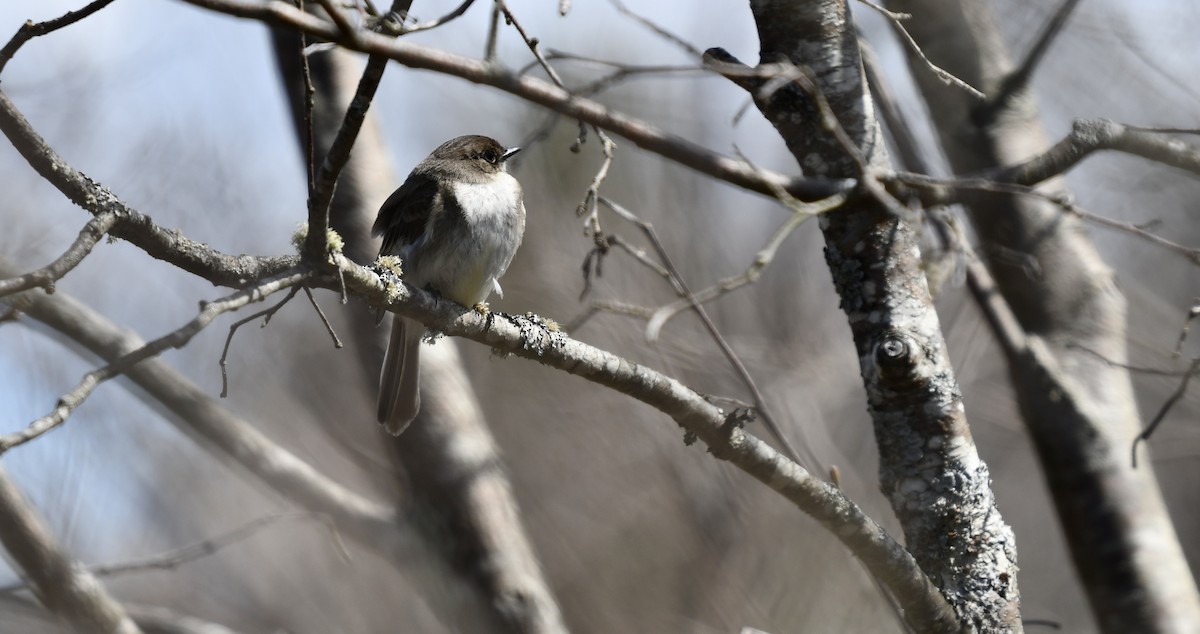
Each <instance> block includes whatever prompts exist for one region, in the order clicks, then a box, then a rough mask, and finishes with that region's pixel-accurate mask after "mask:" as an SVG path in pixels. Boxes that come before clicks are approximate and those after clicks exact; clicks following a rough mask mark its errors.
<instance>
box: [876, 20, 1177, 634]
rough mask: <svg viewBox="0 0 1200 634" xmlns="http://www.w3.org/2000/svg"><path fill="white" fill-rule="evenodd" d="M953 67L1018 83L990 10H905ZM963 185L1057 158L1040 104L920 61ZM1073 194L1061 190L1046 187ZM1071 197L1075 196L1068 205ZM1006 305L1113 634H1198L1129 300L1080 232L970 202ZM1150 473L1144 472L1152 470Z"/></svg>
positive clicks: (1031, 397)
mask: <svg viewBox="0 0 1200 634" xmlns="http://www.w3.org/2000/svg"><path fill="white" fill-rule="evenodd" d="M889 6H890V7H891V8H893V9H896V10H900V11H905V12H909V13H912V14H913V15H914V18H913V19H912V20H909V21H907V22H906V26H907V28H908V30H909V31H910V32H911V33H912V34H913V36H914V38H915V39H916V40H917V42H918V43H919V44H920V45H921V47H922V48H923V50H924V51H925V53H926V54H927V55H928V57H929V58H930V59H931V60H932V61H933V62H934V63H935V64H938V65H939V66H941V67H943V68H945V69H946V70H948V71H949V72H951V73H953V74H954V75H956V76H958V77H959V78H961V79H963V80H965V81H967V82H968V83H970V84H972V85H973V86H975V87H976V88H979V89H981V90H982V91H983V92H984V93H986V94H988V95H995V94H997V92H998V91H999V90H1000V86H1001V83H1002V82H1003V81H1004V80H1005V78H1006V77H1007V76H1008V75H1009V74H1010V73H1011V72H1012V71H1013V70H1014V65H1013V63H1012V62H1011V60H1010V58H1009V53H1008V50H1007V48H1006V46H1005V44H1004V42H1003V40H1002V38H1001V36H1000V33H999V30H998V29H997V27H996V21H995V17H994V16H993V15H992V14H991V12H990V11H989V7H988V4H987V3H984V2H977V1H975V2H951V3H947V2H931V1H929V0H894V1H893V2H890V3H889ZM910 65H911V67H912V69H913V74H914V75H915V77H916V79H917V84H918V86H919V87H920V89H921V91H922V93H923V95H924V97H925V101H926V103H927V104H928V107H929V110H930V113H931V115H932V117H933V119H934V121H935V124H936V128H937V131H938V134H939V135H940V139H941V142H942V144H943V147H944V148H945V152H946V155H947V157H948V158H949V160H950V164H951V167H952V169H953V170H954V171H955V172H957V173H966V172H974V171H979V170H988V169H992V168H997V167H1001V166H1005V165H1014V164H1017V163H1020V162H1022V161H1024V160H1026V159H1028V158H1030V157H1031V156H1033V155H1035V154H1040V153H1043V152H1046V151H1047V149H1048V148H1049V144H1048V143H1047V141H1046V139H1045V137H1044V136H1043V132H1042V130H1041V127H1040V125H1039V121H1038V112H1037V109H1036V106H1035V104H1034V100H1033V98H1032V96H1031V95H1030V94H1029V93H1028V92H1024V91H1022V92H1018V93H1016V94H1015V95H1014V98H1012V99H1010V100H1008V101H1007V102H1006V103H1005V104H1003V107H1000V108H996V109H984V108H983V103H981V102H980V101H979V100H978V99H976V98H973V97H971V96H970V95H968V94H966V93H965V92H963V91H961V90H958V89H956V88H952V87H948V86H946V85H945V84H943V83H942V82H941V81H939V80H938V79H936V78H934V77H933V76H932V75H931V74H930V73H929V72H928V70H927V69H926V68H925V67H924V65H923V64H921V63H920V62H917V61H915V60H910ZM1042 188H1043V189H1044V190H1046V191H1049V192H1064V189H1065V187H1064V184H1063V183H1062V182H1061V181H1059V180H1054V181H1049V182H1047V183H1044V184H1043V185H1042ZM1064 193H1065V192H1064ZM964 201H965V202H966V204H967V207H968V209H969V212H970V217H971V220H972V223H973V224H974V226H975V228H976V231H977V233H978V235H979V237H980V239H981V241H982V243H983V245H982V248H981V249H980V252H981V253H982V254H983V255H984V256H985V257H988V260H989V264H990V266H991V269H992V272H993V274H994V277H995V279H996V281H997V284H998V286H999V288H1000V290H1001V292H1002V293H1003V295H1004V297H1005V299H1007V301H1008V303H1009V304H1010V305H1011V307H1012V309H1013V312H1014V313H1015V314H1016V316H1017V318H1018V320H1019V321H1020V323H1021V325H1022V326H1023V327H1024V329H1025V331H1026V332H1027V333H1028V335H1029V336H1028V341H1029V344H1028V345H1027V346H1024V347H1018V348H1015V349H1012V348H1010V349H1007V352H1008V353H1009V363H1010V371H1011V373H1012V377H1013V383H1014V387H1015V389H1016V392H1017V397H1018V400H1019V402H1020V405H1021V411H1022V413H1023V415H1024V418H1025V421H1026V424H1027V425H1028V428H1029V430H1030V434H1031V436H1032V438H1033V440H1034V443H1035V445H1036V447H1037V451H1038V454H1039V456H1040V458H1041V460H1042V465H1043V468H1044V470H1045V473H1046V479H1047V482H1048V484H1049V486H1050V490H1051V493H1052V494H1053V496H1054V500H1055V506H1056V509H1057V511H1058V515H1059V520H1060V521H1061V522H1062V525H1063V528H1064V530H1065V532H1066V534H1067V542H1068V544H1069V545H1070V548H1071V552H1072V556H1073V557H1074V561H1075V565H1076V567H1077V568H1078V570H1079V573H1080V576H1081V577H1082V578H1083V582H1084V585H1085V588H1086V591H1087V593H1088V597H1089V599H1090V601H1091V604H1092V609H1093V611H1094V612H1095V614H1096V617H1097V621H1098V622H1099V623H1100V625H1101V627H1102V628H1103V629H1104V631H1106V632H1114V633H1115V632H1194V631H1197V630H1198V629H1200V602H1198V599H1197V591H1196V586H1195V583H1194V581H1193V579H1192V576H1191V574H1190V572H1189V571H1188V566H1187V562H1186V560H1185V559H1184V557H1183V552H1182V550H1181V548H1180V546H1179V542H1178V538H1177V537H1176V535H1175V532H1174V529H1173V527H1172V525H1171V522H1170V519H1169V517H1168V516H1167V514H1166V509H1165V505H1164V503H1163V500H1162V498H1161V495H1160V493H1159V490H1158V486H1157V483H1156V482H1155V479H1154V475H1153V473H1152V470H1151V469H1150V468H1148V467H1144V468H1141V469H1134V468H1132V466H1131V465H1130V461H1129V448H1130V446H1131V444H1132V442H1133V439H1134V437H1135V436H1136V435H1137V433H1138V432H1139V430H1140V429H1141V421H1140V419H1139V415H1138V409H1137V403H1136V401H1135V399H1134V394H1133V387H1132V384H1131V382H1130V378H1129V373H1128V372H1127V371H1126V370H1125V369H1123V368H1121V367H1119V365H1117V364H1122V363H1125V362H1126V359H1127V355H1126V331H1125V311H1126V305H1125V298H1124V296H1123V295H1122V293H1121V291H1120V289H1119V288H1118V286H1117V284H1116V279H1115V275H1114V274H1113V272H1112V271H1111V270H1110V269H1109V268H1108V266H1106V265H1105V263H1104V261H1103V260H1102V259H1101V258H1100V255H1099V253H1098V252H1097V251H1096V249H1095V246H1094V245H1093V244H1092V243H1091V241H1090V240H1089V238H1088V236H1087V235H1086V233H1085V232H1084V231H1083V229H1082V227H1081V226H1080V223H1079V220H1078V219H1076V218H1074V217H1072V216H1070V215H1067V214H1064V213H1062V212H1061V211H1060V210H1059V209H1058V208H1056V207H1055V206H1054V205H1053V204H1051V203H1049V202H1046V201H1043V200H1038V199H1035V198H1031V197H1027V196H1022V197H1018V196H1009V195H998V194H982V193H981V194H974V195H965V196H964ZM1148 462H1149V461H1148V460H1143V461H1141V464H1148Z"/></svg>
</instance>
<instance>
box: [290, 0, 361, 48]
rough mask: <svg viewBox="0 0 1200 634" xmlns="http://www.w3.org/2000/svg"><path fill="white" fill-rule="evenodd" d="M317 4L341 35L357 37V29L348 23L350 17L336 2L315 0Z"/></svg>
mask: <svg viewBox="0 0 1200 634" xmlns="http://www.w3.org/2000/svg"><path fill="white" fill-rule="evenodd" d="M317 2H318V3H319V4H320V5H321V8H323V9H325V13H327V14H329V17H330V19H332V20H333V23H334V24H336V25H337V27H338V29H340V30H341V32H342V34H343V35H345V36H346V37H349V38H351V39H355V38H357V37H358V27H356V26H355V25H354V23H353V22H351V21H350V17H349V16H347V15H346V14H345V13H344V12H343V11H342V8H341V7H339V6H338V0H317ZM301 8H304V7H303V5H301Z"/></svg>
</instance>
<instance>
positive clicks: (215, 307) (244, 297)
mask: <svg viewBox="0 0 1200 634" xmlns="http://www.w3.org/2000/svg"><path fill="white" fill-rule="evenodd" d="M308 276H309V273H308V271H307V270H304V269H299V268H297V269H291V270H288V271H284V272H283V273H281V274H279V275H275V276H272V277H269V278H267V279H265V280H263V281H262V282H259V283H257V284H255V285H253V286H250V287H248V288H246V289H243V290H240V291H238V292H236V293H233V294H232V295H229V296H227V297H223V298H221V299H218V300H216V301H213V302H202V304H201V309H200V314H199V315H196V317H195V318H193V319H192V320H191V321H189V322H188V323H187V324H184V325H183V326H181V327H180V328H178V329H176V330H174V331H172V332H170V333H167V334H166V335H163V336H162V337H159V338H158V339H155V340H154V341H151V342H150V343H147V344H146V345H143V346H141V347H139V348H137V349H136V350H133V351H132V352H129V353H128V354H124V355H121V357H120V358H118V359H116V360H114V361H113V362H111V363H109V364H108V365H106V366H104V367H102V368H99V369H96V370H93V371H91V372H88V373H87V374H85V375H84V377H83V380H82V381H80V383H79V385H77V386H75V388H74V389H72V390H71V391H70V392H67V393H66V394H63V395H62V396H61V397H60V398H59V399H58V405H57V406H55V408H54V411H52V412H50V413H49V414H47V415H45V416H43V417H41V418H39V419H37V420H35V421H33V422H32V423H30V424H29V426H28V427H26V428H25V429H23V430H21V431H18V432H15V433H11V434H5V435H3V436H0V455H3V454H4V452H6V451H8V450H9V449H12V448H13V447H16V446H18V445H23V444H25V443H27V442H29V441H31V440H33V439H35V438H38V437H40V436H41V435H43V434H45V433H46V432H48V431H50V430H52V429H54V428H55V427H58V426H59V425H61V424H63V423H64V422H66V420H67V418H68V417H70V416H71V413H72V412H74V411H75V409H76V408H77V407H79V406H80V405H81V404H83V402H84V400H86V399H87V397H88V396H91V394H92V392H93V391H95V389H96V388H97V387H98V386H99V385H100V384H101V383H103V382H105V381H107V380H109V379H111V378H113V377H116V376H120V375H122V374H124V373H126V372H128V371H129V369H130V368H132V367H134V366H135V365H137V364H138V363H141V362H142V361H145V360H146V359H149V358H151V357H156V356H158V355H159V354H161V353H162V352H163V351H165V350H167V349H168V348H182V347H183V346H185V345H187V343H188V342H189V341H191V340H192V337H194V336H196V335H197V334H199V332H200V331H201V330H204V328H205V327H206V326H208V325H209V324H210V323H212V321H213V320H214V319H216V318H217V317H219V316H221V315H223V314H225V313H227V312H229V311H231V310H237V309H239V308H241V307H243V306H245V305H247V304H251V303H254V302H260V301H262V300H264V299H266V298H267V297H268V296H270V295H271V294H272V293H274V292H276V291H279V290H283V289H285V288H291V287H293V286H296V285H298V284H300V283H302V282H304V280H305V279H306V278H307V277H308Z"/></svg>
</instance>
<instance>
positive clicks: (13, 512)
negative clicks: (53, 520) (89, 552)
mask: <svg viewBox="0 0 1200 634" xmlns="http://www.w3.org/2000/svg"><path fill="white" fill-rule="evenodd" d="M0 542H3V544H4V548H5V549H6V550H7V551H8V554H9V555H11V556H12V559H13V560H14V561H16V562H17V564H18V565H19V566H20V567H21V570H23V571H24V573H25V574H26V575H27V576H28V577H29V580H30V582H31V583H32V585H33V586H34V587H36V588H37V592H38V597H39V599H40V600H41V601H42V603H44V604H45V605H46V607H47V608H48V609H50V611H52V612H54V613H55V614H58V615H59V616H61V617H63V618H64V619H66V621H67V622H69V623H71V625H73V626H74V627H75V628H78V630H79V631H82V632H105V633H112V634H141V630H140V629H139V628H138V626H137V625H135V624H134V622H133V621H132V620H131V619H130V618H129V616H128V615H127V614H126V613H125V610H124V609H123V608H122V607H121V604H120V603H117V601H116V600H115V599H113V598H112V596H110V595H109V594H108V592H107V591H106V590H105V589H104V586H103V585H101V584H100V582H99V581H98V580H97V579H96V577H95V576H94V575H92V574H91V573H89V572H88V571H87V570H86V569H84V567H83V566H81V565H79V564H78V563H77V562H75V560H74V559H72V558H71V556H70V554H69V553H67V552H66V551H65V550H63V548H62V547H61V546H59V545H58V543H57V542H55V540H54V538H53V537H52V536H51V534H50V529H49V528H48V527H47V526H46V522H45V520H43V519H42V518H41V517H40V516H39V515H38V514H37V512H36V511H35V510H34V509H33V507H32V505H30V503H29V500H27V499H26V498H25V496H24V495H23V494H22V493H21V491H20V489H18V488H17V485H16V483H14V482H13V481H12V480H11V479H10V478H9V477H8V472H7V471H5V470H4V468H3V467H0Z"/></svg>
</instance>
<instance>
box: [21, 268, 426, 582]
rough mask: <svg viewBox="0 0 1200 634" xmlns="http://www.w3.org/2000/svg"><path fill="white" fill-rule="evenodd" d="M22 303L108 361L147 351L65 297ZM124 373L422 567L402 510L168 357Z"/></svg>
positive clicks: (225, 449) (217, 447)
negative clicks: (316, 462)
mask: <svg viewBox="0 0 1200 634" xmlns="http://www.w3.org/2000/svg"><path fill="white" fill-rule="evenodd" d="M11 269H12V265H11V264H8V263H7V262H5V261H3V260H0V272H7V271H9V270H11ZM17 298H24V299H26V300H28V301H26V302H25V303H24V304H23V305H24V310H25V312H26V314H28V315H29V317H31V318H33V319H35V320H37V321H39V322H41V323H43V324H45V325H47V326H48V327H50V328H51V329H53V330H55V331H57V332H60V333H62V334H63V335H64V336H66V337H67V338H69V339H71V340H73V341H76V342H78V343H79V344H81V345H82V346H83V347H85V348H87V349H89V350H91V351H92V352H94V353H95V354H97V355H99V356H100V357H102V358H104V359H106V360H108V361H109V362H115V361H117V360H118V359H120V358H121V357H122V356H123V355H124V352H125V351H128V350H134V349H138V348H141V347H142V346H144V345H145V344H144V342H143V341H141V340H140V339H138V338H137V337H135V336H133V335H131V334H129V332H128V331H126V330H124V329H122V328H120V327H118V326H117V325H116V324H113V323H112V322H110V321H108V320H107V319H105V318H104V317H103V316H101V315H99V314H98V313H96V312H95V311H93V310H91V309H90V308H88V307H87V306H85V305H83V304H82V303H80V302H78V301H76V300H74V299H72V298H71V297H69V296H67V295H66V294H65V293H56V294H54V295H49V296H48V295H44V294H41V293H37V292H34V291H26V292H25V293H24V294H22V295H19V296H17V297H16V298H13V299H9V300H6V301H15V300H16V299H17ZM125 375H126V376H127V377H129V379H130V380H131V381H133V382H134V383H135V384H137V385H138V386H139V387H141V388H142V389H144V390H146V392H147V393H148V394H149V395H150V396H151V397H152V398H154V399H155V400H157V401H158V402H159V403H161V404H162V405H163V406H165V407H166V408H167V409H168V410H169V411H170V412H171V413H172V414H174V416H171V417H168V418H167V419H166V420H167V421H168V422H171V423H174V424H175V425H176V426H177V427H179V428H180V430H181V431H183V432H185V433H187V434H189V435H190V436H193V437H199V438H200V439H202V440H204V441H206V442H205V443H202V445H201V446H202V447H205V448H207V449H209V450H210V451H214V453H216V454H217V455H218V456H220V457H223V458H225V460H226V461H227V462H228V461H232V462H234V463H236V464H238V465H241V466H242V467H243V468H244V469H245V472H246V473H248V474H250V475H252V476H254V477H255V478H257V479H258V480H260V481H262V482H264V483H266V484H267V486H269V487H271V488H273V489H274V490H276V491H278V492H279V493H280V494H281V495H282V496H284V497H285V498H287V499H289V500H291V501H292V502H293V503H295V504H297V505H299V506H302V507H304V508H305V509H307V510H308V511H310V512H311V513H313V514H317V515H323V516H328V517H330V518H332V519H333V521H334V522H335V524H336V525H337V527H338V530H339V531H340V532H341V533H342V534H345V535H347V536H349V537H351V538H352V539H354V540H355V541H356V542H358V543H359V544H361V545H363V546H364V547H366V548H369V549H371V550H372V551H375V552H378V553H380V554H381V555H382V556H384V557H386V558H388V559H389V560H393V561H399V560H404V561H415V562H418V563H419V562H422V561H424V559H423V558H422V555H421V553H422V552H423V551H422V547H421V546H420V543H421V542H420V540H418V539H417V537H416V536H415V535H414V534H413V532H412V528H411V527H410V526H409V525H408V524H407V523H406V522H405V521H404V520H403V518H402V517H401V515H400V514H399V512H398V511H397V510H396V509H394V508H391V507H388V506H384V505H382V504H379V503H377V502H374V501H372V500H370V499H367V498H365V497H363V496H361V495H359V494H357V493H355V492H354V491H352V490H350V489H348V488H346V487H344V486H343V485H341V484H339V483H338V482H336V481H334V480H331V479H329V478H328V477H327V476H325V475H324V474H322V473H321V472H320V471H318V470H316V469H315V468H313V467H312V466H311V465H309V464H308V463H306V462H304V461H303V460H301V459H300V458H298V457H296V455H295V454H292V453H290V452H288V451H287V450H285V449H283V448H282V447H280V446H279V445H278V444H276V443H275V442H273V441H271V440H270V439H268V438H267V437H266V436H264V435H263V434H262V432H260V431H258V429H257V428H256V427H255V425H253V424H251V423H250V422H248V421H245V420H243V419H240V418H237V417H235V416H233V415H232V414H230V413H229V412H228V411H227V410H225V409H223V408H222V407H221V406H220V404H219V403H218V402H217V401H216V400H214V399H213V398H212V397H210V396H208V395H207V394H206V393H205V392H204V391H203V390H201V389H200V388H198V387H197V386H196V385H195V384H193V383H192V382H190V381H189V380H188V379H187V378H185V377H184V376H183V375H182V374H181V373H180V372H179V371H178V370H175V369H174V368H172V367H171V366H170V365H168V364H167V363H166V362H164V361H163V360H162V359H147V360H146V361H143V362H142V363H139V364H137V365H136V366H134V367H132V368H130V369H129V371H128V372H126V374H125Z"/></svg>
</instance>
